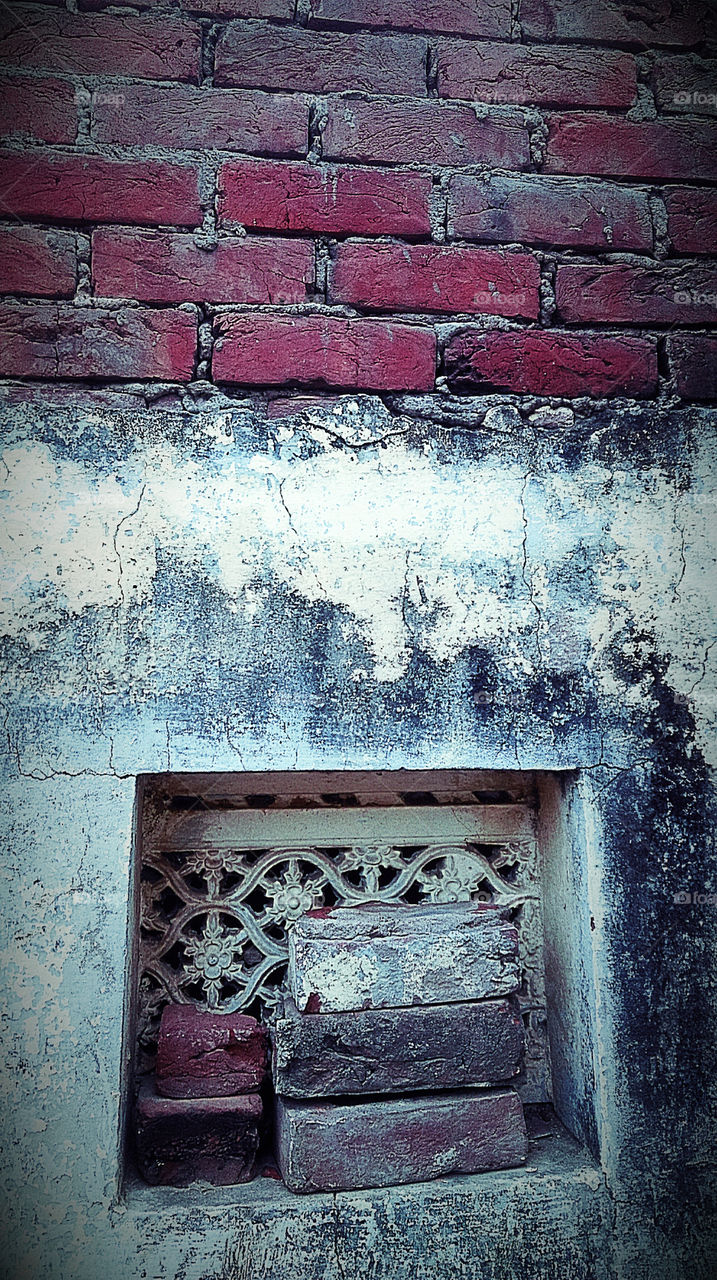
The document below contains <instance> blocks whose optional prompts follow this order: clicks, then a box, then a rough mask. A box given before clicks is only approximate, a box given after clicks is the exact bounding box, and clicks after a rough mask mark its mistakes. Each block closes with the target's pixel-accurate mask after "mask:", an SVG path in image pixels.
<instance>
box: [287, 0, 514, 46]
mask: <svg viewBox="0 0 717 1280" xmlns="http://www.w3.org/2000/svg"><path fill="white" fill-rule="evenodd" d="M310 6H311V18H312V20H313V21H314V22H317V23H326V24H327V25H329V24H331V23H334V22H335V23H340V24H341V25H342V26H347V27H348V26H357V27H394V28H397V29H401V28H407V29H409V30H414V31H449V32H450V31H455V32H459V33H461V34H463V35H468V36H484V37H485V38H486V39H489V40H492V39H497V40H500V39H503V40H510V27H511V19H510V0H480V3H479V4H476V2H475V0H451V3H450V4H446V3H445V0H310Z"/></svg>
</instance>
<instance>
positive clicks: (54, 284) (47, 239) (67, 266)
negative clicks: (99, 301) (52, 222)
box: [0, 227, 77, 298]
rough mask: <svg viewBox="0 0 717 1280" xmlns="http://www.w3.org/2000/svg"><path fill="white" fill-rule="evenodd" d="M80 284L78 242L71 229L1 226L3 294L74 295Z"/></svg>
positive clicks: (0, 252)
mask: <svg viewBox="0 0 717 1280" xmlns="http://www.w3.org/2000/svg"><path fill="white" fill-rule="evenodd" d="M76 283H77V244H76V241H75V237H74V236H73V235H72V234H71V233H70V232H68V231H46V230H44V229H41V228H40V227H3V228H2V229H0V293H27V294H35V295H36V296H38V297H48V298H71V297H72V295H73V293H74V292H75V285H76Z"/></svg>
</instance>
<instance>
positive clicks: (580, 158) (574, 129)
mask: <svg viewBox="0 0 717 1280" xmlns="http://www.w3.org/2000/svg"><path fill="white" fill-rule="evenodd" d="M548 125H549V133H548V148H547V155H546V159H545V166H544V167H545V171H546V172H547V173H577V174H583V173H590V174H597V175H603V174H604V175H605V176H606V177H616V178H617V177H631V178H677V179H682V178H701V179H705V180H706V179H710V178H713V179H714V178H717V133H716V131H715V130H714V129H713V128H711V127H710V126H708V125H707V124H706V123H705V124H702V123H700V122H699V121H694V120H689V121H688V120H644V121H640V122H635V123H633V122H632V121H631V120H618V119H616V118H615V117H614V116H601V115H594V116H589V115H577V114H576V115H555V116H551V117H549V120H548Z"/></svg>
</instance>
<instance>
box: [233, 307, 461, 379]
mask: <svg viewBox="0 0 717 1280" xmlns="http://www.w3.org/2000/svg"><path fill="white" fill-rule="evenodd" d="M216 332H217V341H216V346H215V353H214V361H213V367H214V376H215V378H216V379H217V381H219V382H240V383H246V384H248V385H262V384H265V385H268V386H271V385H281V384H282V383H292V382H295V383H318V384H320V385H323V386H327V387H351V388H353V389H355V390H366V391H429V390H430V389H431V388H432V387H433V383H434V379H435V360H436V339H435V335H434V333H433V332H432V330H430V329H422V328H418V327H417V326H414V325H407V324H389V323H384V322H380V321H377V320H343V319H339V318H338V317H334V316H324V315H306V316H291V315H258V314H256V313H252V314H249V315H221V316H219V317H218V318H217V322H216Z"/></svg>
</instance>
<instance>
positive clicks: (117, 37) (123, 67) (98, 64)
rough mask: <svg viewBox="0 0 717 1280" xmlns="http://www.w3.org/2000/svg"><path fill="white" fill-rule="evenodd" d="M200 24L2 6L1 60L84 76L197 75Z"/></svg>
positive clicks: (176, 77)
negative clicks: (96, 74) (100, 73)
mask: <svg viewBox="0 0 717 1280" xmlns="http://www.w3.org/2000/svg"><path fill="white" fill-rule="evenodd" d="M199 59H200V29H199V26H198V24H197V23H196V22H190V21H188V20H186V19H183V18H179V17H167V16H166V14H165V15H162V17H158V18H155V17H153V16H151V15H145V16H142V17H138V16H136V15H135V14H119V13H99V14H75V13H67V12H65V11H63V10H50V9H46V8H42V7H40V6H34V5H32V6H27V7H25V6H22V7H17V8H14V9H10V8H9V7H7V6H6V7H5V8H3V10H2V11H0V62H8V63H11V64H12V63H14V64H17V65H18V66H21V67H41V68H44V67H46V68H47V69H48V70H50V71H64V72H68V73H70V74H75V75H82V74H84V73H87V72H90V73H91V72H109V73H110V74H113V75H127V76H141V77H148V78H149V79H152V80H194V81H197V80H198V79H199Z"/></svg>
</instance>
